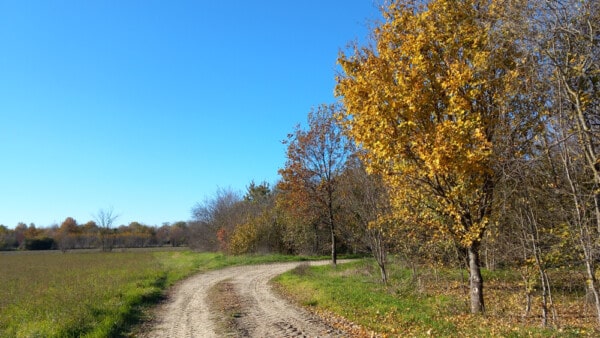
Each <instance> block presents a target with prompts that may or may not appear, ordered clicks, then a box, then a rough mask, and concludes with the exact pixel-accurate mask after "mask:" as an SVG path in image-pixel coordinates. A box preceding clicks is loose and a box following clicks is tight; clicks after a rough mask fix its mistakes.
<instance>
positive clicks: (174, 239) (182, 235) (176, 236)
mask: <svg viewBox="0 0 600 338" xmlns="http://www.w3.org/2000/svg"><path fill="white" fill-rule="evenodd" d="M188 233H189V229H188V224H187V222H183V221H180V222H175V223H174V224H173V225H171V229H170V234H169V240H170V242H171V246H181V245H185V244H187V237H188Z"/></svg>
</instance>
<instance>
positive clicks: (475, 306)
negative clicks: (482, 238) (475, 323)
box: [468, 243, 485, 313]
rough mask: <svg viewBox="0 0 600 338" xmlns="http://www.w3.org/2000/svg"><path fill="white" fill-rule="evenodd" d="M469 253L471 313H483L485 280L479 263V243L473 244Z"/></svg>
mask: <svg viewBox="0 0 600 338" xmlns="http://www.w3.org/2000/svg"><path fill="white" fill-rule="evenodd" d="M468 253H469V285H470V288H471V313H483V312H484V311H485V307H484V303H483V278H482V277H481V264H480V262H479V243H473V244H471V246H469V248H468Z"/></svg>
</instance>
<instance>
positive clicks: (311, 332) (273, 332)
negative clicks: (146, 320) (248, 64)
mask: <svg viewBox="0 0 600 338" xmlns="http://www.w3.org/2000/svg"><path fill="white" fill-rule="evenodd" d="M327 263H328V262H313V263H311V264H327ZM299 264H301V263H297V262H294V263H275V264H264V265H252V266H240V267H232V268H226V269H222V270H217V271H211V272H207V273H201V274H197V275H194V276H192V277H190V278H188V279H186V280H184V281H183V282H181V283H180V284H178V285H177V286H176V287H175V289H174V290H173V292H172V294H171V296H170V297H169V299H168V300H167V301H166V302H165V303H164V304H162V305H161V306H160V307H159V308H158V309H157V312H156V319H155V320H154V321H153V323H152V326H151V327H150V328H149V329H148V330H147V332H144V333H142V336H144V337H148V338H150V337H218V335H217V333H215V324H214V323H213V321H212V319H211V318H212V317H213V316H215V315H217V314H214V313H211V312H210V310H209V304H208V302H207V299H206V298H207V290H209V289H210V288H211V287H213V286H214V285H216V284H217V283H219V282H222V281H224V280H229V282H230V283H232V284H233V286H234V287H235V291H236V293H237V295H239V297H240V298H241V299H240V301H241V302H243V303H244V304H245V305H244V315H243V317H241V318H240V323H241V325H242V326H243V328H244V332H245V334H244V336H247V337H343V336H345V334H343V333H341V332H339V331H337V330H335V329H333V328H332V327H330V326H328V325H327V324H325V323H324V322H322V321H321V320H320V319H318V318H317V317H315V316H313V315H311V314H310V313H308V312H307V311H305V310H303V309H301V308H298V307H296V306H293V305H292V304H290V303H289V302H287V301H286V300H284V299H282V298H280V297H279V296H278V295H276V294H275V293H274V292H273V291H272V290H271V287H270V286H269V283H268V281H269V280H270V279H272V278H273V277H275V276H276V275H279V274H281V273H283V272H285V271H288V270H291V269H293V268H294V267H296V266H298V265H299Z"/></svg>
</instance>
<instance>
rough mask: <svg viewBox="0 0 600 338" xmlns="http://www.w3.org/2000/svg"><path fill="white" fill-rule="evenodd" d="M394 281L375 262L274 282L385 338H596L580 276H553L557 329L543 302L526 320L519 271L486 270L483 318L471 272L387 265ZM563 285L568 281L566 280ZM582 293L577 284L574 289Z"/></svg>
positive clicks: (303, 271)
mask: <svg viewBox="0 0 600 338" xmlns="http://www.w3.org/2000/svg"><path fill="white" fill-rule="evenodd" d="M389 269H390V282H389V283H388V285H383V284H381V283H380V282H379V280H378V277H379V272H378V270H377V267H376V265H375V263H374V262H373V261H372V260H370V259H364V260H361V261H357V262H353V263H348V264H342V265H338V267H337V268H332V267H331V266H319V267H307V266H301V267H299V268H297V269H295V270H293V271H290V272H288V273H286V274H284V275H281V276H280V277H278V278H276V279H275V282H276V283H277V284H278V285H279V286H280V289H282V290H283V292H284V293H285V294H287V295H288V296H289V297H290V298H292V299H295V300H296V301H297V302H298V303H299V304H300V305H303V306H305V307H307V308H309V309H310V310H311V311H315V312H317V313H320V314H321V315H323V316H325V317H328V316H330V315H331V314H333V315H334V316H335V315H339V316H342V317H344V318H347V319H348V320H350V321H351V322H353V323H357V324H359V325H361V326H362V327H364V328H366V329H367V331H371V332H376V333H379V334H381V335H383V336H388V337H406V336H408V337H420V336H422V337H428V336H431V337H457V336H458V337H461V336H462V337H581V336H589V337H597V336H600V331H597V330H596V329H595V314H594V312H593V309H592V304H587V305H586V304H585V302H584V301H582V300H583V299H584V297H585V293H584V292H583V293H582V290H581V289H578V288H577V287H575V288H573V285H572V282H573V279H575V280H576V281H577V283H580V284H579V285H583V282H582V279H581V278H582V276H581V278H580V277H579V272H577V271H570V272H569V273H565V272H564V271H555V272H554V274H553V277H554V283H555V286H556V289H555V290H554V297H555V299H554V304H555V309H556V310H557V314H558V323H557V324H558V325H555V327H554V328H549V329H544V328H542V327H541V317H540V306H539V301H540V298H539V295H537V294H536V298H535V299H534V302H533V306H532V310H531V312H530V314H529V315H528V316H523V314H524V308H525V301H524V299H525V298H524V296H523V287H522V285H521V278H520V275H519V274H518V272H516V271H509V270H500V271H495V272H490V271H483V273H484V279H485V280H486V291H485V296H486V314H485V315H483V316H481V315H476V316H474V315H470V314H469V307H468V297H467V292H468V290H467V289H466V288H465V287H464V285H465V283H466V279H467V278H468V277H467V275H466V273H464V274H462V276H461V272H460V271H457V270H450V269H437V270H433V269H423V270H421V271H419V273H418V275H417V276H418V277H417V278H416V279H415V278H413V277H414V276H413V274H412V271H411V270H408V269H402V268H400V267H399V264H390V265H389ZM561 278H563V279H564V280H561ZM575 286H577V284H575Z"/></svg>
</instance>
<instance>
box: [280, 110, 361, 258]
mask: <svg viewBox="0 0 600 338" xmlns="http://www.w3.org/2000/svg"><path fill="white" fill-rule="evenodd" d="M339 109H340V107H339V106H336V105H321V106H319V107H318V108H317V109H316V110H313V111H311V112H310V113H309V114H308V130H303V129H302V128H300V126H297V127H296V130H294V132H293V133H292V134H290V135H288V139H287V141H286V143H287V145H288V148H287V161H286V163H285V167H284V168H283V169H281V170H280V171H279V173H280V174H281V177H282V180H281V181H280V183H279V188H280V189H281V190H282V191H283V193H291V194H293V195H295V196H301V195H304V196H305V197H306V198H308V199H310V200H311V201H313V202H314V208H311V209H312V210H311V213H314V214H315V215H319V217H318V219H319V220H320V222H321V223H322V224H323V225H325V227H326V228H327V229H328V230H329V236H330V240H331V263H332V264H333V265H336V263H337V237H336V226H337V220H336V218H337V212H338V210H339V204H340V200H339V196H338V191H337V188H338V176H339V175H340V174H341V173H342V171H343V169H344V166H345V164H346V160H347V158H348V156H349V155H350V154H351V153H352V145H351V143H350V142H349V141H348V140H347V139H346V137H345V136H344V134H343V133H342V129H341V128H340V127H339V126H338V124H337V121H336V118H335V115H336V114H337V113H338V110H339ZM298 203H302V202H301V201H298Z"/></svg>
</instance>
